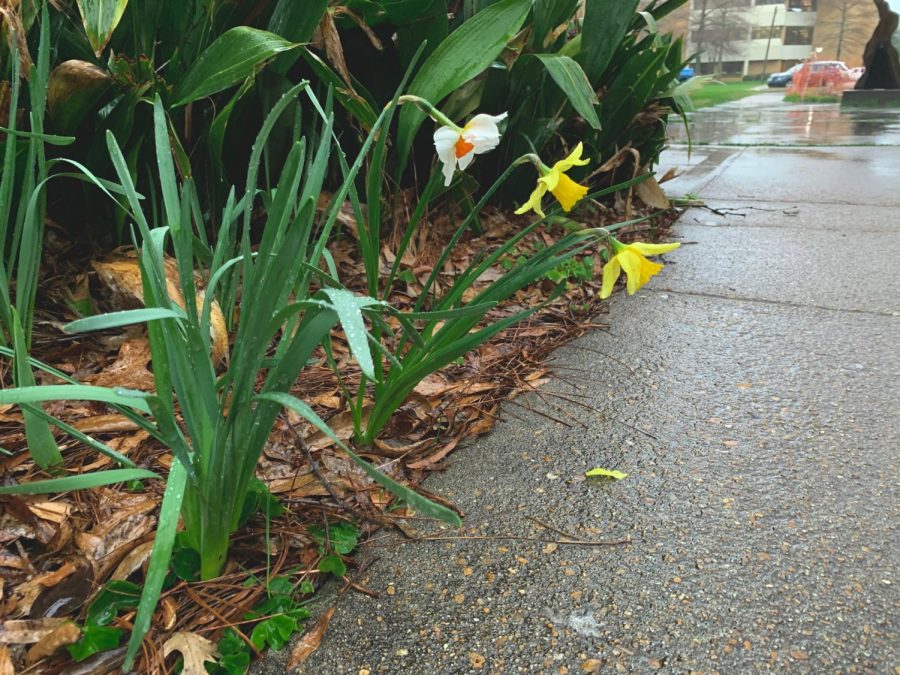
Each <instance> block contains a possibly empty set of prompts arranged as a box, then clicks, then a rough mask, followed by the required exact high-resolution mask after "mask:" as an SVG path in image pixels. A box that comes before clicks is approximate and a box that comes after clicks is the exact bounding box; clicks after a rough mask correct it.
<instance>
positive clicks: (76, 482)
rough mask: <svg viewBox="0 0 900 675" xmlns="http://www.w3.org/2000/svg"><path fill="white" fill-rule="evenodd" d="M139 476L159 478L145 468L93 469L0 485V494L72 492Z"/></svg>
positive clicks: (134, 478) (122, 481)
mask: <svg viewBox="0 0 900 675" xmlns="http://www.w3.org/2000/svg"><path fill="white" fill-rule="evenodd" d="M141 478H159V476H158V475H157V474H155V473H153V472H152V471H147V470H146V469H110V470H109V471H94V472H93V473H86V474H82V475H80V476H66V477H65V478H51V479H50V480H40V481H35V482H34V483H23V484H22V485H4V486H2V487H0V495H43V494H48V493H50V492H72V491H73V490H86V489H88V488H94V487H100V486H102V485H112V484H113V483H124V482H126V481H130V480H139V479H141Z"/></svg>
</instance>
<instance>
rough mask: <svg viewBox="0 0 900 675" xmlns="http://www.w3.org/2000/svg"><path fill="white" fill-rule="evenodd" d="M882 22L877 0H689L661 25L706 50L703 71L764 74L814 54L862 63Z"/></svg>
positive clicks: (688, 50)
mask: <svg viewBox="0 0 900 675" xmlns="http://www.w3.org/2000/svg"><path fill="white" fill-rule="evenodd" d="M877 23H878V12H877V11H876V9H875V5H874V4H873V3H872V0H690V2H688V3H687V4H686V5H685V6H684V7H682V8H680V9H679V10H678V11H676V12H673V13H672V14H671V15H669V16H668V17H666V18H665V19H663V21H662V22H661V26H660V28H661V29H662V30H665V31H670V32H673V33H675V34H676V35H684V36H685V54H694V53H696V52H698V51H702V52H703V54H702V55H701V56H700V58H699V63H698V64H697V65H699V69H698V72H700V73H721V74H722V75H725V76H746V75H751V76H761V75H762V74H763V73H774V72H779V71H784V70H787V69H788V68H790V67H791V66H792V65H794V64H796V63H800V62H802V61H806V60H807V59H809V58H817V59H820V60H836V61H844V62H845V63H846V64H847V66H848V67H850V68H853V67H856V66H861V65H862V53H863V49H864V48H865V45H866V41H867V40H868V39H869V37H870V36H871V34H872V31H873V30H874V28H875V25H876V24H877Z"/></svg>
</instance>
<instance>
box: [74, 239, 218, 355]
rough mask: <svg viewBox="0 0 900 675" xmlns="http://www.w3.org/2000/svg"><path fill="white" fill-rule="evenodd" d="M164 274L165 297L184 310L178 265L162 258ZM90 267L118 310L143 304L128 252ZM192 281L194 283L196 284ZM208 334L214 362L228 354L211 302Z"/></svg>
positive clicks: (200, 295) (198, 301)
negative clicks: (166, 293) (107, 289)
mask: <svg viewBox="0 0 900 675" xmlns="http://www.w3.org/2000/svg"><path fill="white" fill-rule="evenodd" d="M164 266H165V272H166V291H167V292H168V294H169V297H170V298H171V299H172V300H173V301H174V302H175V304H177V305H178V306H179V307H181V309H185V302H184V296H183V295H182V294H181V284H180V283H179V280H178V279H179V277H178V266H177V264H176V263H175V260H174V259H173V258H170V257H168V256H166V258H165V260H164ZM91 267H93V268H94V271H96V272H97V277H98V278H99V279H100V281H102V282H103V283H104V284H105V285H106V286H107V287H108V288H109V289H110V290H111V291H112V292H113V295H114V300H118V304H120V305H121V307H119V309H128V308H129V307H134V306H136V305H143V304H144V287H143V284H142V282H141V270H140V268H139V267H138V263H137V258H136V257H135V253H134V251H133V250H131V249H120V250H119V251H118V252H117V253H116V254H115V255H114V256H111V257H110V258H109V259H107V260H104V261H97V260H94V261H91ZM199 281H200V280H199V278H195V279H194V283H195V284H197V283H198V282H199ZM203 300H204V294H203V291H202V290H198V291H197V298H196V305H197V310H198V311H199V310H200V308H201V307H203ZM209 320H210V333H211V334H212V335H211V337H212V353H213V357H214V358H215V360H216V361H221V360H222V359H224V358H225V355H226V353H227V352H228V330H227V327H226V326H225V315H224V314H222V308H221V307H219V303H218V302H216V301H215V300H213V301H212V302H211V303H210V316H209Z"/></svg>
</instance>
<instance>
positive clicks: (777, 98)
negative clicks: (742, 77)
mask: <svg viewBox="0 0 900 675" xmlns="http://www.w3.org/2000/svg"><path fill="white" fill-rule="evenodd" d="M783 99H784V90H783V89H779V90H774V91H764V92H763V93H760V94H756V95H754V96H750V97H747V98H744V99H741V100H740V101H733V102H731V103H728V104H725V105H719V106H715V107H712V108H702V109H700V110H697V111H695V112H692V113H689V119H690V126H691V138H692V140H693V141H694V142H696V143H700V144H707V143H712V144H729V145H756V144H760V143H762V144H766V145H900V108H895V109H888V110H868V109H852V108H850V109H842V108H841V107H840V105H838V104H835V103H811V104H796V103H794V104H788V103H785V102H784V100H783ZM669 137H670V139H671V140H672V142H673V143H686V142H687V133H686V131H685V129H684V125H682V124H680V123H678V124H676V123H673V124H672V125H671V127H670V128H669Z"/></svg>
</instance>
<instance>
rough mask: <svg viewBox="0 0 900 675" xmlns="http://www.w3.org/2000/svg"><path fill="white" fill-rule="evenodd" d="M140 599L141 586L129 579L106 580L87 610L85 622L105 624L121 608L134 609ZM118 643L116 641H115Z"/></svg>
mask: <svg viewBox="0 0 900 675" xmlns="http://www.w3.org/2000/svg"><path fill="white" fill-rule="evenodd" d="M140 600H141V587H140V586H138V585H137V584H133V583H131V582H130V581H119V580H112V581H107V582H106V584H105V585H104V587H103V589H102V590H101V591H100V592H99V593H98V594H97V597H95V598H94V601H93V602H92V603H91V604H90V606H89V607H88V610H87V616H86V617H85V623H86V624H88V625H91V626H105V625H107V624H109V623H112V620H113V619H115V618H116V614H118V613H119V610H121V609H134V608H135V607H137V606H138V602H140ZM117 644H118V643H117Z"/></svg>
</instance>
